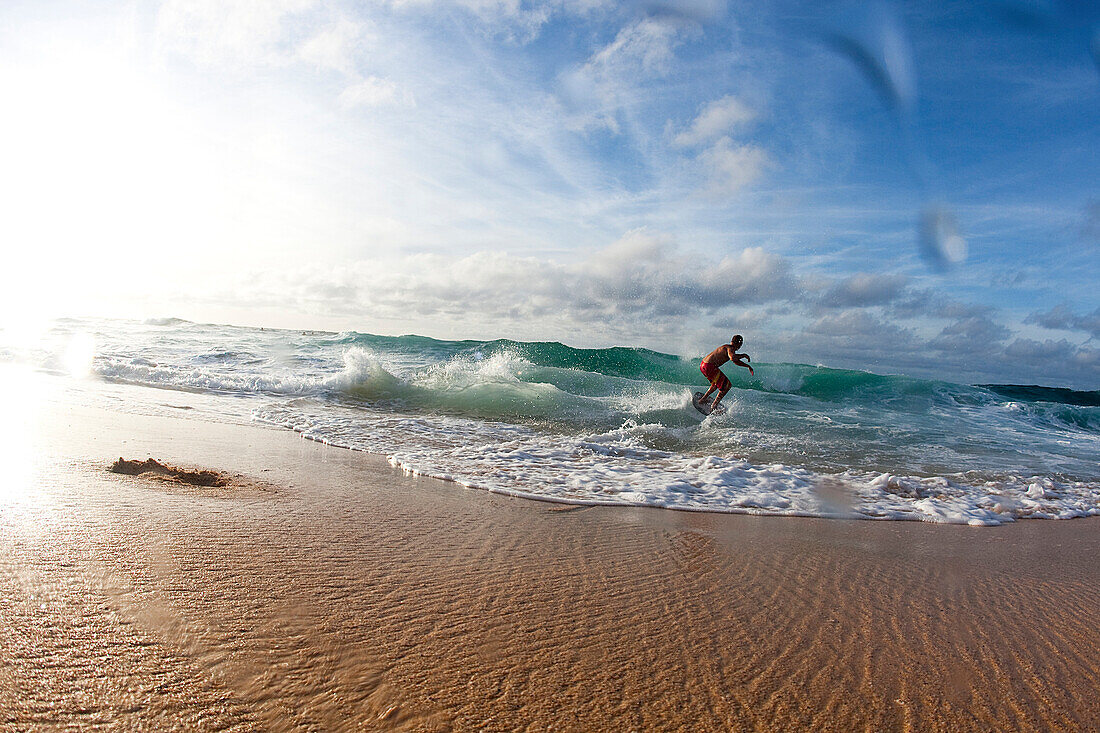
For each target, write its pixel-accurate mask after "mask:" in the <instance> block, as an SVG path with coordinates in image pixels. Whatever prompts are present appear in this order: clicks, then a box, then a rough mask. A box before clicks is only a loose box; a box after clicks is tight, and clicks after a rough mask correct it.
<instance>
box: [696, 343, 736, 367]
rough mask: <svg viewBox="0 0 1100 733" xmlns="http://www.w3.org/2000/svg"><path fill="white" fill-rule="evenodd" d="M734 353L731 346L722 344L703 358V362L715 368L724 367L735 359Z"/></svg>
mask: <svg viewBox="0 0 1100 733" xmlns="http://www.w3.org/2000/svg"><path fill="white" fill-rule="evenodd" d="M732 353H733V348H732V347H730V345H729V344H722V345H721V346H719V347H718V348H717V349H715V350H714V351H712V352H710V353H709V354H707V355H706V356H705V357H704V358H703V361H705V362H706V363H708V364H713V365H714V366H722V365H723V364H725V363H726V362H727V361H729V360H730V359H731V358H733V356H732Z"/></svg>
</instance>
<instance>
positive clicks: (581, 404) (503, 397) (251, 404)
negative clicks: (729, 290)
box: [0, 319, 1100, 525]
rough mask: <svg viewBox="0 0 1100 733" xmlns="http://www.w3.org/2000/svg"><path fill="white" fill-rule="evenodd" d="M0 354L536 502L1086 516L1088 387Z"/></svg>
mask: <svg viewBox="0 0 1100 733" xmlns="http://www.w3.org/2000/svg"><path fill="white" fill-rule="evenodd" d="M0 362H9V363H16V364H23V365H30V366H32V367H33V368H35V369H37V370H40V371H44V372H47V373H59V374H60V373H73V372H77V373H80V372H83V373H86V375H87V376H88V377H89V378H91V379H92V380H98V381H103V382H110V383H114V384H117V385H141V386H147V387H155V388H160V389H164V390H185V391H191V392H201V393H204V394H206V395H208V396H209V400H208V402H209V403H210V404H212V405H214V407H213V408H212V409H214V410H215V411H220V410H224V412H225V413H226V414H227V415H229V414H233V415H241V414H244V415H247V416H248V417H249V419H252V420H255V421H258V422H262V423H267V424H270V425H275V426H281V427H284V428H286V429H288V430H293V431H296V432H298V433H300V434H301V435H302V436H303V437H305V438H308V439H310V440H317V441H321V442H324V443H328V444H331V445H334V446H340V447H343V448H348V449H354V450H364V451H370V452H373V453H378V454H382V455H385V456H387V457H388V458H389V460H390V461H391V463H393V464H394V465H396V466H399V467H401V468H403V469H404V470H406V471H408V472H410V473H414V474H419V475H427V476H434V477H438V478H444V479H448V480H451V481H454V482H456V483H457V484H460V485H462V486H466V487H471V488H477V489H484V490H487V491H493V492H499V493H504V494H511V495H516V496H523V497H529V498H533V499H540V500H545V501H556V502H566V503H575V504H608V505H629V506H639V505H643V506H652V507H663V508H671V509H683V510H695V511H710V512H736V513H752V514H774V515H793V516H823V517H856V518H868V519H872V518H873V519H896V520H897V519H906V520H924V521H932V522H951V523H967V524H976V525H992V524H1000V523H1003V522H1008V521H1013V520H1017V519H1023V518H1033V517H1037V518H1070V517H1081V516H1089V515H1097V514H1100V392H1081V391H1072V390H1065V389H1055V388H1046V387H1039V386H1021V385H964V384H952V383H949V382H942V381H931V380H924V379H915V378H909V377H902V376H885V375H877V374H871V373H868V372H861V371H850V370H842V369H829V368H824V367H815V366H808V365H805V364H764V363H761V364H757V363H755V362H754V367H755V369H756V375H755V376H754V377H750V376H749V375H748V373H747V372H746V371H745V370H742V369H736V368H730V367H727V368H726V369H725V371H726V373H727V374H728V375H729V376H730V378H731V380H732V381H733V384H734V388H733V389H732V390H731V391H730V393H729V394H728V395H727V396H726V398H725V400H724V403H723V404H725V405H726V407H727V408H728V411H727V412H726V413H725V414H724V415H721V416H712V417H707V418H704V417H703V416H702V415H700V414H699V413H698V412H696V411H695V410H694V409H693V408H692V407H691V393H692V391H693V390H697V389H703V388H705V382H704V380H703V377H702V375H701V374H700V373H699V369H698V366H699V359H698V357H696V358H693V359H685V358H681V357H678V356H674V355H669V354H662V353H658V352H655V351H649V350H646V349H640V348H609V349H575V348H570V347H568V346H565V345H563V344H560V343H529V342H516V341H508V340H503V339H502V340H496V341H484V342H482V341H439V340H435V339H430V338H425V337H420V336H400V337H390V336H375V335H370V334H365V333H331V332H302V331H286V330H262V329H256V328H243V327H233V326H223V325H210V324H197V323H191V322H187V321H181V320H177V319H164V320H156V321H147V322H140V323H139V322H129V321H106V320H71V319H64V320H60V321H57V322H55V323H54V324H53V325H52V327H50V328H49V330H48V331H47V332H46V333H45V335H44V336H43V337H42V338H39V339H36V340H27V339H24V340H22V341H17V340H13V339H11V338H5V334H3V333H0ZM123 389H124V387H123ZM457 489H458V487H457V486H456V490H457Z"/></svg>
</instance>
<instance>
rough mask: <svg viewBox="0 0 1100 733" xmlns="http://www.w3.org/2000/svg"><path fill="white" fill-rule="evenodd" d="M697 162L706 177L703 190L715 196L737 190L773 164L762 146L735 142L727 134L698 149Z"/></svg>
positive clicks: (758, 176)
mask: <svg viewBox="0 0 1100 733" xmlns="http://www.w3.org/2000/svg"><path fill="white" fill-rule="evenodd" d="M698 162H699V163H700V165H701V167H702V171H703V175H704V176H705V178H706V184H705V186H704V191H705V192H706V193H708V194H710V195H712V196H716V197H721V196H725V195H728V194H731V193H735V192H737V191H740V190H741V189H743V188H745V187H746V186H748V185H749V184H751V183H753V182H754V181H756V180H757V179H758V178H760V176H761V175H763V173H764V171H765V170H767V169H768V168H770V167H771V166H772V165H773V162H772V159H771V156H769V155H768V153H767V152H766V151H765V150H764V149H762V148H759V147H757V146H755V145H739V144H737V143H735V142H734V141H733V140H731V139H730V138H728V137H723V138H721V139H720V140H718V142H716V143H715V144H714V145H712V146H711V147H710V148H707V149H706V150H704V151H703V152H702V153H700V155H699V158H698Z"/></svg>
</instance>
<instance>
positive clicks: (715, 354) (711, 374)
mask: <svg viewBox="0 0 1100 733" xmlns="http://www.w3.org/2000/svg"><path fill="white" fill-rule="evenodd" d="M743 343H745V339H743V338H741V335H740V334H737V335H735V336H734V337H733V338H731V339H730V342H729V343H728V344H722V345H721V346H719V347H718V348H717V349H715V350H714V351H712V352H710V353H709V354H707V355H706V356H704V357H703V363H702V364H700V365H699V371H701V372H702V373H703V376H704V377H706V378H707V381H709V382H710V389H708V390H707V391H706V393H705V394H703V395H702V396H701V397H699V399H698V402H699V403H700V404H701V405H703V406H704V407H706V408H707V409H706V410H705V412H706V413H707V414H710V413H711V412H714V411H715V410H716V409H718V403H719V402H721V401H722V398H723V397H725V396H726V392H729V391H730V387H732V386H733V384H731V383H730V380H729V377H727V376H726V375H725V374H723V373H722V370H721V369H719V368H718V367H720V366H722V365H723V364H725V363H726V362H727V361H730V362H733V363H734V364H736V365H737V366H743V367H745V368H746V369H748V370H749V374H755V373H756V372H754V371H753V370H752V367H751V366H749V365H748V364H747V363H746V362H749V361H752V359H751V358H749V355H748V354H738V353H737V350H738V349H740V348H741V344H743ZM715 390H718V394H717V395H716V396H715V398H714V402H712V403H710V404H709V405H708V404H706V402H707V398H708V397H710V395H711V393H712V392H714V391H715ZM697 396H698V395H697ZM719 412H721V410H719Z"/></svg>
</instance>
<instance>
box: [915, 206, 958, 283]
mask: <svg viewBox="0 0 1100 733" xmlns="http://www.w3.org/2000/svg"><path fill="white" fill-rule="evenodd" d="M920 247H921V254H922V255H923V256H924V258H925V259H926V260H927V261H928V263H929V264H931V265H932V266H934V267H936V268H938V269H945V268H946V267H948V266H950V265H954V264H958V263H960V262H962V261H964V260H965V259H966V257H967V254H968V247H967V244H966V239H964V238H963V236H962V235H961V234H959V225H958V221H957V220H956V219H955V215H954V214H952V213H951V212H950V211H949V210H947V209H945V208H943V207H941V206H930V207H928V208H926V209H925V210H924V212H923V213H922V214H921V226H920Z"/></svg>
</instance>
